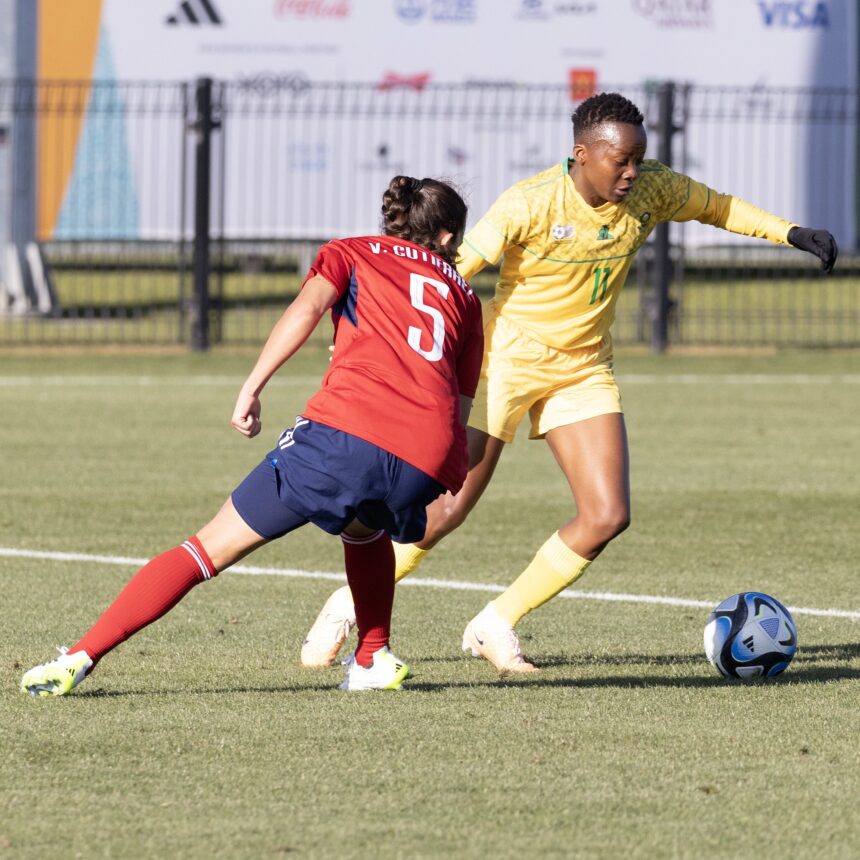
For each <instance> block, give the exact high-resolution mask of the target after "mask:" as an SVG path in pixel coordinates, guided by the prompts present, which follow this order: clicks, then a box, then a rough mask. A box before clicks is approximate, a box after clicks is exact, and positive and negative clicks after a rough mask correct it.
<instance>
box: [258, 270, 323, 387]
mask: <svg viewBox="0 0 860 860" xmlns="http://www.w3.org/2000/svg"><path fill="white" fill-rule="evenodd" d="M336 300H337V291H336V290H335V288H334V287H333V286H332V285H331V284H329V283H328V281H326V280H325V279H324V278H321V277H319V276H317V277H315V278H313V279H311V280H310V281H308V283H307V284H305V286H304V288H303V289H302V291H301V292H300V293H299V295H298V296H297V297H296V299H295V301H294V302H293V303H292V304H291V305H290V306H289V307H288V308H287V309H286V310H285V311H284V313H283V315H282V316H281V318H280V319H279V320H278V321H277V323H275V327H274V328H273V329H272V331H271V334H270V335H269V337H268V339H267V340H266V343H265V345H264V346H263V349H262V351H261V352H260V357H259V358H258V359H257V363H256V364H255V365H254V369H253V370H252V371H251V372H250V374H248V378H247V379H246V380H245V384H244V385H243V386H242V390H243V391H245V392H246V393H247V394H252V395H254V396H259V394H260V392H261V391H262V390H263V388H264V387H265V385H266V383H267V382H268V381H269V380H270V379H271V378H272V376H274V374H275V373H276V372H277V370H278V369H279V368H280V367H281V366H282V365H283V364H284V363H285V362H286V361H288V360H289V359H290V358H291V357H292V356H293V355H295V353H296V352H298V350H299V348H300V347H301V346H302V345H303V344H304V343H305V341H306V340H307V339H308V338H309V337H310V336H311V333H312V332H313V330H314V329H315V328H316V327H317V324H318V323H319V321H320V320H321V319H322V317H323V316H324V315H325V313H326V311H328V310H329V309H330V308H331V306H332V305H333V304H334V303H335V301H336Z"/></svg>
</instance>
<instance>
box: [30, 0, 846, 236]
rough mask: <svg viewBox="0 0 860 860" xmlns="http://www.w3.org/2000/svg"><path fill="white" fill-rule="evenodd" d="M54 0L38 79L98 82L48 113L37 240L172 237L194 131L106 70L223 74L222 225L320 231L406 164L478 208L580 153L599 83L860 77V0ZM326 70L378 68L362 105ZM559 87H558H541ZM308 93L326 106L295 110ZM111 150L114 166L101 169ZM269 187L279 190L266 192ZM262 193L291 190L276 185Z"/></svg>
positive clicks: (288, 232) (368, 227) (48, 7)
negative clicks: (346, 191) (575, 134)
mask: <svg viewBox="0 0 860 860" xmlns="http://www.w3.org/2000/svg"><path fill="white" fill-rule="evenodd" d="M40 2H41V3H42V4H43V6H44V7H45V8H44V9H43V10H42V11H43V14H42V15H41V16H40V17H41V19H42V21H43V22H48V23H43V28H42V32H40V53H39V56H40V58H42V59H41V60H40V63H41V67H40V77H41V78H42V80H45V81H48V80H64V79H65V80H76V79H82V78H83V79H87V78H92V79H93V80H94V81H95V82H96V85H95V86H94V88H93V96H92V98H90V101H89V103H88V104H89V108H88V110H86V111H84V112H82V113H81V114H80V115H79V116H76V117H74V118H72V120H64V121H63V122H62V123H60V122H59V121H58V120H57V119H56V117H54V118H52V117H51V116H50V115H46V116H45V117H43V118H40V133H39V141H40V144H39V145H40V153H39V160H40V168H39V169H40V185H39V188H40V192H39V193H40V198H39V235H40V238H43V239H47V238H51V237H67V238H74V237H82V238H83V237H87V236H89V235H101V236H123V237H129V238H133V237H142V238H165V237H173V236H176V235H178V233H179V231H180V230H181V225H180V218H181V215H180V211H179V207H178V205H177V206H174V207H166V206H165V205H164V203H163V201H160V199H159V198H158V193H159V188H158V186H157V185H156V186H153V184H152V182H151V181H149V180H148V177H151V176H158V177H162V179H169V181H171V182H173V183H174V184H176V183H178V181H179V180H178V177H179V169H180V161H181V159H182V152H181V147H179V146H177V147H175V148H174V149H171V148H170V147H168V146H166V145H164V144H162V145H159V146H158V147H155V146H154V145H153V143H152V140H151V134H149V132H148V131H147V129H146V127H145V121H146V117H145V115H144V114H143V113H142V114H140V115H138V114H135V113H134V109H133V107H132V106H131V103H130V102H129V105H128V107H127V110H126V113H125V114H123V98H122V96H121V94H120V93H119V91H114V92H113V93H111V92H101V91H98V82H110V81H114V82H120V83H122V82H135V81H138V82H139V81H160V82H164V83H165V85H167V84H168V83H173V82H176V83H178V82H184V81H193V80H194V79H195V78H198V77H201V76H210V77H213V78H215V79H217V80H219V81H224V82H226V83H227V85H228V87H229V104H228V116H229V121H228V122H227V123H226V124H225V129H224V133H223V135H224V138H225V140H224V145H225V146H226V149H225V153H226V155H225V158H226V165H225V169H224V176H225V177H226V182H227V188H226V189H225V198H224V200H225V205H224V207H223V211H224V218H225V225H224V226H225V230H226V232H227V233H228V234H230V235H245V236H254V235H269V236H293V237H300V236H302V235H307V236H309V237H310V236H312V237H316V238H319V237H323V236H327V235H344V234H347V233H351V232H366V231H374V230H375V229H376V228H377V213H378V208H379V205H378V198H379V196H380V193H381V190H382V188H384V187H385V185H386V183H387V181H388V179H390V177H391V175H393V174H394V173H397V172H410V173H413V174H418V175H440V176H447V177H450V178H453V179H455V180H456V181H458V182H460V184H461V185H462V187H463V189H464V191H465V192H466V194H467V196H468V197H469V199H470V204H471V210H472V213H473V215H475V216H477V215H478V214H480V211H481V210H482V209H483V208H485V207H486V206H487V205H489V203H490V202H491V201H492V200H493V199H494V198H495V196H496V195H497V194H498V193H499V192H500V191H501V190H502V189H504V188H505V187H506V186H507V185H509V184H511V183H513V182H515V181H517V180H519V179H521V178H523V177H525V176H527V175H529V174H530V173H533V172H536V171H538V170H541V169H543V168H545V167H547V166H549V165H550V164H552V163H554V162H557V161H560V160H561V158H562V157H563V156H564V155H565V154H566V153H568V152H569V151H570V147H571V129H570V112H571V110H572V109H573V108H574V107H575V106H576V104H577V103H578V102H579V101H581V100H582V99H584V98H587V97H588V96H589V95H592V94H593V93H595V92H599V91H601V90H603V89H607V88H619V87H622V86H625V85H626V86H632V87H636V88H640V91H641V87H642V86H643V85H644V84H645V83H646V82H648V81H658V80H675V81H677V82H679V83H689V84H692V85H693V86H694V87H699V88H701V87H707V86H720V87H724V86H737V87H744V88H750V87H753V88H756V87H757V88H758V90H759V91H761V92H765V91H768V90H771V89H772V88H776V87H785V88H787V87H825V86H826V87H854V86H856V83H857V81H856V73H857V70H856V62H854V59H853V58H854V57H855V56H856V52H857V46H856V36H857V27H858V21H857V15H858V13H857V9H856V7H855V4H853V3H843V2H839V0H792V2H785V0H733V2H731V3H729V2H718V0H149V2H133V3H132V2H128V0H63V2H62V3H58V2H57V0H40ZM60 6H62V8H63V10H64V12H63V14H64V16H65V17H63V16H59V15H58V12H57V10H58V9H59V7H60ZM49 13H50V14H49ZM67 19H68V20H69V21H70V22H72V21H73V22H74V29H75V32H76V34H77V38H76V39H74V40H70V39H68V38H67V33H68V32H70V28H71V26H72V24H71V23H69V24H65V23H63V22H64V21H66V20H67ZM49 24H50V25H49ZM786 57H791V62H790V63H789V62H785V58H786ZM326 82H327V83H331V84H335V83H345V84H348V85H351V84H354V83H363V84H369V85H370V86H368V87H366V88H365V89H363V90H362V93H363V94H362V95H359V94H357V93H353V94H352V95H350V96H349V99H351V101H349V99H348V100H347V101H346V102H344V101H343V99H342V100H341V101H340V102H338V100H337V99H335V98H332V99H331V105H330V109H329V110H328V111H323V110H319V109H318V108H319V104H318V101H319V99H320V97H321V96H320V92H321V90H320V89H319V85H320V84H321V83H326ZM439 84H443V85H444V84H452V85H457V87H458V89H457V91H456V92H457V93H461V94H465V95H456V94H453V93H454V91H453V90H452V95H451V96H450V99H451V103H447V102H446V100H445V96H443V95H440V92H441V91H440V90H439V88H438V86H437V85H439ZM547 84H549V85H554V86H556V87H557V88H558V90H559V92H560V93H561V96H560V97H557V98H554V99H547V98H545V97H544V96H537V95H536V94H534V93H532V92H530V89H529V88H535V87H537V86H538V85H547ZM365 92H367V93H370V94H371V95H372V99H371V98H368V97H367V96H366V95H365V94H364V93H365ZM753 92H755V89H754V90H753ZM373 99H375V100H376V101H373ZM398 99H399V100H401V102H400V104H401V105H402V107H401V108H398V107H397V104H398V102H397V101H396V100H398ZM410 99H413V100H416V101H414V102H410V101H409V100H410ZM302 100H306V102H307V103H309V104H310V103H311V102H312V103H313V110H307V109H306V110H304V111H303V110H300V109H299V107H300V105H301V104H302ZM461 102H462V103H461ZM535 105H539V109H535V107H534V106H535ZM234 108H237V109H234ZM410 110H413V113H412V114H410V112H409V111H410ZM535 110H537V114H538V115H537V116H535V115H534V113H535ZM524 117H525V119H524ZM168 122H169V124H170V128H167V127H166V125H165V130H164V132H163V136H164V140H173V141H178V140H180V139H181V136H182V128H183V123H184V118H183V116H182V115H180V114H179V113H178V112H177V113H176V115H175V116H173V117H172V118H171V119H170V120H169V121H165V123H166V124H167V123H168ZM695 122H696V119H695V116H693V117H692V118H691V120H690V133H689V135H688V137H687V141H686V149H687V157H688V172H689V173H691V174H692V175H694V176H696V177H697V178H700V179H702V180H703V181H706V182H707V183H708V184H710V185H712V186H714V187H717V188H720V189H721V190H729V191H732V192H734V193H738V194H739V195H741V196H745V197H747V198H748V199H750V200H751V202H755V203H757V204H759V205H762V206H763V207H765V208H772V210H773V211H776V212H778V213H780V214H784V215H786V216H787V217H790V218H792V219H793V220H809V221H810V222H813V221H815V219H813V218H812V216H813V215H816V214H817V209H816V207H817V206H818V204H817V203H815V199H817V198H814V195H811V194H810V193H808V190H805V189H804V188H803V185H802V183H785V189H784V191H783V192H781V195H782V196H781V197H780V199H775V200H768V199H763V197H762V196H760V195H757V194H756V191H757V188H756V187H755V182H754V181H752V179H751V178H754V177H757V176H762V177H767V176H770V175H771V174H772V173H773V171H774V169H775V168H774V161H773V158H774V156H773V150H774V145H772V144H771V145H768V146H763V147H762V149H761V151H754V152H750V151H746V152H744V154H743V160H744V164H745V165H746V167H745V170H744V172H743V174H742V175H739V174H738V173H737V172H736V171H735V172H732V173H731V174H730V175H726V176H723V175H722V173H720V170H721V167H720V165H722V164H723V163H724V162H723V161H722V160H720V159H719V155H718V153H716V152H715V151H714V150H713V149H709V144H710V141H709V140H708V139H707V138H706V137H705V136H703V135H701V134H699V133H698V132H697V130H696V125H695ZM791 134H792V128H791V127H790V126H786V127H785V129H784V134H783V135H782V137H781V138H780V143H779V145H778V148H779V149H780V150H781V151H784V152H788V151H791V152H793V153H795V154H796V155H797V157H798V159H799V160H798V161H797V163H798V164H802V163H808V159H809V154H810V151H809V148H810V146H811V144H810V142H809V141H797V140H792V139H790V138H791ZM216 137H217V135H216ZM250 141H254V144H253V152H254V154H253V159H252V161H253V163H249V158H250V156H249V142H250ZM655 142H656V141H655ZM729 145H730V144H729ZM828 145H830V144H828ZM834 146H835V144H834ZM852 146H853V142H852V141H850V140H849V141H844V142H843V148H844V150H845V152H844V153H843V151H842V149H839V151H838V152H835V151H834V150H833V149H832V147H831V149H830V150H828V152H830V153H831V155H832V158H831V157H830V156H829V158H830V161H831V162H832V163H835V164H837V163H838V166H839V167H840V169H843V170H844V174H843V176H844V185H845V187H846V188H853V187H854V172H855V168H854V164H853V158H852V157H851V155H850V153H851V151H852ZM108 154H109V156H110V159H111V164H112V165H113V167H112V169H111V170H110V171H105V170H103V169H101V166H102V165H103V164H104V163H106V159H107V156H108ZM185 154H186V156H187V155H188V152H186V153H185ZM790 173H791V169H790V168H787V173H786V175H789V174H790ZM249 176H253V177H267V179H266V181H262V180H261V185H260V188H259V189H258V190H257V192H256V194H257V197H258V198H259V200H260V201H261V202H260V205H259V206H258V207H254V206H248V205H245V206H243V207H237V206H235V205H234V203H235V201H237V200H240V199H244V198H243V195H247V194H248V190H247V189H248V185H249V179H248V177H249ZM255 181H256V180H255ZM773 184H774V185H775V184H776V183H773ZM272 187H276V188H278V189H281V188H282V189H283V190H282V191H281V192H280V193H277V194H275V195H269V194H268V193H267V192H269V191H270V190H271V188H272ZM346 187H349V188H350V189H354V190H351V191H350V195H349V199H346V197H345V196H344V195H342V194H339V193H338V189H340V188H346ZM107 191H111V193H114V196H115V198H116V199H117V200H119V201H121V202H120V204H116V205H115V206H114V208H113V209H112V210H111V212H110V215H109V217H106V218H105V219H103V220H104V223H101V222H100V221H99V219H98V217H97V215H96V214H93V212H92V209H93V207H92V201H93V200H96V199H98V196H99V194H100V193H102V192H104V193H107ZM176 196H177V199H178V198H179V194H178V193H177V195H176ZM267 196H275V197H277V198H278V199H277V200H275V201H273V202H263V199H264V197H267ZM333 201H337V211H332V202H333ZM87 208H89V210H90V214H89V215H88V216H87V217H88V220H81V219H80V218H79V217H78V213H79V212H83V211H86V210H87ZM851 208H852V207H851V206H848V205H847V204H846V209H847V210H849V213H848V215H847V216H846V217H847V218H848V220H849V222H851V223H853V214H852V213H851V211H850V210H851ZM824 214H825V215H826V213H824ZM807 215H808V216H810V217H808V218H807ZM818 220H819V221H821V223H824V221H822V220H821V218H819V219H818ZM831 221H832V219H831V218H827V222H828V223H830V222H831ZM690 229H691V230H692V231H693V232H692V233H691V235H696V234H695V229H696V228H695V227H692V228H690ZM721 238H723V237H721Z"/></svg>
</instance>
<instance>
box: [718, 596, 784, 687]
mask: <svg viewBox="0 0 860 860" xmlns="http://www.w3.org/2000/svg"><path fill="white" fill-rule="evenodd" d="M795 651H797V627H796V626H795V623H794V619H793V618H792V617H791V613H790V612H789V611H788V610H787V609H786V608H785V607H784V606H783V605H782V604H781V603H780V602H779V601H778V600H777V599H776V598H775V597H771V596H770V595H769V594H762V593H761V592H760V591H742V592H741V593H740V594H733V595H732V596H731V597H727V598H726V599H725V600H724V601H723V602H722V603H721V604H720V605H719V606H717V607H716V608H715V609H714V611H713V612H711V614H710V615H709V616H708V621H707V623H706V624H705V654H706V655H707V657H708V660H710V661H711V663H712V664H713V665H714V666H716V668H717V670H718V671H719V672H720V674H722V675H725V676H726V677H727V678H742V679H744V680H747V679H749V678H773V677H774V676H776V675H779V674H780V672H784V671H785V670H786V669H787V668H788V664H789V663H790V662H791V658H792V657H794V652H795Z"/></svg>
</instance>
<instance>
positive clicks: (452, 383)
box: [302, 236, 484, 492]
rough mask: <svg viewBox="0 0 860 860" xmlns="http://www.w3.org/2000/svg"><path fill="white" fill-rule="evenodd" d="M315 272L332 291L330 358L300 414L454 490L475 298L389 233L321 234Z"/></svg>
mask: <svg viewBox="0 0 860 860" xmlns="http://www.w3.org/2000/svg"><path fill="white" fill-rule="evenodd" d="M314 275H321V276H322V277H323V278H325V279H326V280H327V281H328V282H329V283H330V284H332V286H334V287H335V289H337V291H338V295H339V299H338V301H337V303H336V304H335V305H334V307H333V308H332V320H333V322H334V326H335V336H334V355H333V357H332V361H331V365H330V366H329V369H328V372H327V373H326V375H325V377H324V378H323V382H322V388H321V389H320V390H319V392H317V394H315V395H314V396H313V397H312V398H311V399H310V401H308V405H307V407H306V409H305V411H304V412H303V413H302V414H303V415H304V416H305V417H307V418H311V419H312V420H314V421H319V422H321V423H323V424H327V425H328V426H330V427H335V428H337V429H338V430H344V431H345V432H347V433H351V434H352V435H353V436H358V437H360V438H361V439H364V440H366V441H368V442H371V443H373V444H374V445H377V446H379V447H380V448H382V449H384V450H385V451H388V452H389V453H391V454H394V455H395V456H397V457H400V458H401V459H402V460H405V461H406V462H407V463H410V464H411V465H413V466H415V467H416V468H418V469H420V470H421V471H422V472H426V473H427V474H428V475H430V476H431V477H432V478H435V479H436V480H437V481H438V482H439V483H440V484H442V486H444V487H445V488H447V489H449V490H451V492H457V491H458V490H459V489H460V487H461V486H462V485H463V481H464V480H465V477H466V471H467V469H468V465H469V462H468V461H469V455H468V449H467V446H466V432H465V429H464V427H463V425H462V424H461V423H460V402H459V397H460V395H461V394H462V395H465V396H466V397H473V396H474V395H475V389H476V387H477V384H478V374H479V373H480V369H481V360H482V357H483V352H484V336H483V325H482V321H481V303H480V301H479V299H478V297H477V296H476V295H475V294H474V293H473V292H472V290H471V288H470V287H469V285H468V284H467V283H466V282H465V281H464V280H463V278H462V277H461V276H460V275H459V273H458V272H457V270H456V269H455V268H454V267H453V266H452V265H450V264H449V263H447V262H446V261H445V260H443V259H442V258H441V257H439V256H437V255H436V254H434V253H433V252H432V251H428V250H427V249H426V248H423V247H421V246H420V245H415V244H413V243H411V242H405V241H403V240H402V239H395V238H394V237H392V236H363V237H358V238H354V239H336V240H335V241H333V242H329V243H328V244H327V245H324V246H323V247H322V248H321V249H320V252H319V254H318V255H317V258H316V261H315V262H314V264H313V266H311V270H310V273H309V274H308V279H310V278H311V277H313V276H314Z"/></svg>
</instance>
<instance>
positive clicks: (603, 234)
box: [597, 226, 615, 241]
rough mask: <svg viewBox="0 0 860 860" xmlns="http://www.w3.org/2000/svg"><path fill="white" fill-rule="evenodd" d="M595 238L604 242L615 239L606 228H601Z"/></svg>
mask: <svg viewBox="0 0 860 860" xmlns="http://www.w3.org/2000/svg"><path fill="white" fill-rule="evenodd" d="M597 238H598V240H600V241H605V240H606V239H614V238H615V237H614V236H613V235H612V234H611V233H610V232H609V228H608V227H606V226H603V227H601V228H600V229H599V230H598V231H597Z"/></svg>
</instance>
